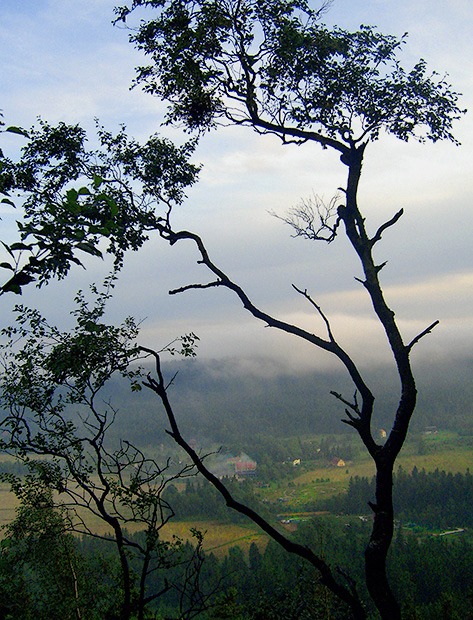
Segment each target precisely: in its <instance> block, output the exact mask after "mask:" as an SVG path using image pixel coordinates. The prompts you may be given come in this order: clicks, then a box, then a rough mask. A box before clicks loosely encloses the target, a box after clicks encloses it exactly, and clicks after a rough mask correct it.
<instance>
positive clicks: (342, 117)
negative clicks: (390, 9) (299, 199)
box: [116, 0, 461, 145]
mask: <svg viewBox="0 0 473 620" xmlns="http://www.w3.org/2000/svg"><path fill="white" fill-rule="evenodd" d="M142 8H148V9H153V13H152V17H151V18H150V19H143V20H142V21H141V22H140V24H139V26H138V27H137V28H136V31H135V32H134V33H133V34H132V35H131V41H132V42H133V43H135V45H136V47H138V49H141V50H142V51H143V52H144V53H145V55H146V56H147V57H148V58H149V64H147V65H145V66H141V67H139V68H138V70H137V79H136V81H137V83H138V84H143V85H144V88H145V90H146V91H148V92H150V93H151V94H153V95H157V96H158V97H159V98H160V99H162V100H164V101H168V102H170V107H169V115H168V119H169V121H172V122H183V123H184V125H185V126H186V127H188V128H189V129H191V130H193V129H197V130H205V129H207V128H209V127H212V126H214V125H215V123H216V122H217V121H219V120H220V119H227V120H229V121H231V122H233V123H238V124H251V125H253V126H254V128H255V129H257V130H263V131H264V130H269V131H273V132H275V133H278V134H279V135H281V136H282V137H283V138H284V139H287V138H289V139H296V140H301V141H304V140H307V139H314V134H321V135H319V137H318V138H317V139H318V141H320V142H321V143H322V144H324V143H325V141H326V143H331V141H333V140H335V141H341V142H342V143H344V144H348V145H353V144H356V143H360V142H361V141H362V140H365V139H369V140H375V139H377V138H378V136H379V133H380V131H381V130H382V129H383V130H385V131H387V132H388V133H391V134H393V135H395V136H396V137H398V138H400V139H402V140H408V139H409V138H411V137H414V138H417V139H420V140H424V139H426V138H427V139H430V140H433V141H436V140H440V139H450V140H454V138H453V135H452V133H451V130H452V122H453V121H454V120H456V119H457V118H458V117H459V116H460V115H461V110H460V109H459V108H458V106H457V100H458V96H457V93H455V92H454V91H453V90H452V89H451V87H450V86H449V85H448V83H447V82H446V81H445V79H444V78H442V77H440V76H438V75H436V74H435V73H433V74H430V73H429V71H428V69H427V66H426V62H425V61H424V60H420V61H419V62H418V63H417V64H416V65H415V66H414V67H413V68H412V69H411V70H410V71H405V70H404V69H403V68H402V67H401V65H400V63H399V60H398V58H397V55H398V53H399V51H400V49H401V47H402V45H403V44H404V43H405V39H406V35H404V36H403V37H401V38H400V39H399V38H396V37H394V36H392V35H384V34H381V33H379V32H378V31H377V30H376V29H375V28H373V27H371V26H361V27H360V30H358V31H355V32H349V31H346V30H343V29H341V28H332V29H329V28H327V27H326V26H325V25H324V24H323V23H321V17H322V14H323V12H324V9H325V8H326V7H324V6H323V7H322V9H321V10H319V11H315V10H313V9H312V8H311V7H310V5H309V3H308V2H307V1H305V0H277V1H276V2H275V1H271V2H268V1H267V0H244V1H241V0H239V1H237V0H232V1H230V2H226V1H222V0H212V1H210V2H209V1H207V0H205V1H198V2H195V1H194V0H193V1H189V0H187V1H186V0H180V1H179V2H174V1H172V2H171V1H169V0H133V1H132V2H130V3H129V4H127V5H126V6H122V7H119V8H117V9H116V13H117V21H119V20H121V21H126V20H129V19H130V16H131V14H132V13H134V12H136V11H137V10H138V9H142ZM322 135H323V136H324V138H322Z"/></svg>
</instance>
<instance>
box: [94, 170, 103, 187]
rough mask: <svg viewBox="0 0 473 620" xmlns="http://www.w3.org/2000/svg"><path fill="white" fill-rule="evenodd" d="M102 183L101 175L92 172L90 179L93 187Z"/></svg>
mask: <svg viewBox="0 0 473 620" xmlns="http://www.w3.org/2000/svg"><path fill="white" fill-rule="evenodd" d="M102 183H103V179H102V177H101V176H99V175H98V174H95V173H94V179H93V181H92V185H93V186H94V189H98V188H99V187H100V186H101V185H102Z"/></svg>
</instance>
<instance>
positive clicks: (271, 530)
mask: <svg viewBox="0 0 473 620" xmlns="http://www.w3.org/2000/svg"><path fill="white" fill-rule="evenodd" d="M143 350H144V351H147V352H148V353H150V354H151V355H153V356H154V359H155V372H156V378H154V377H153V376H152V375H151V373H150V374H148V376H147V380H146V381H144V382H143V385H145V386H146V387H147V388H149V389H151V390H152V391H153V392H154V393H155V394H157V396H158V397H159V399H160V400H161V402H162V404H163V406H164V409H165V412H166V415H167V418H168V421H169V424H170V426H171V430H170V431H167V433H168V434H169V435H170V436H171V437H172V438H173V439H174V441H175V442H176V443H177V444H178V445H179V446H180V447H181V448H182V449H183V450H184V451H185V452H186V453H187V454H188V455H189V457H190V458H191V460H192V462H193V463H194V465H195V467H196V468H197V470H198V471H199V473H201V474H202V475H203V476H204V478H205V479H206V480H208V482H210V483H211V484H212V485H213V486H214V488H215V489H217V491H218V492H219V493H220V494H221V495H222V497H223V498H224V499H225V502H226V504H227V506H228V507H229V508H231V509H233V510H235V511H236V512H239V513H240V514H243V515H245V516H246V517H248V518H249V519H251V520H252V521H253V522H254V523H255V524H256V525H258V526H259V527H260V528H261V529H262V530H263V531H264V532H266V534H268V535H269V536H270V537H271V538H272V539H273V540H274V541H275V542H277V543H278V544H279V545H281V546H282V547H283V549H285V550H286V551H288V552H289V553H293V554H295V555H298V556H299V557H301V558H303V559H305V560H306V561H308V562H309V563H310V564H311V565H312V566H314V567H315V568H316V569H317V570H318V571H319V572H320V575H321V583H322V584H324V585H325V586H327V587H328V588H329V589H330V590H331V591H332V592H333V593H334V594H335V595H336V596H338V597H339V598H340V599H341V600H342V601H344V602H345V603H346V604H347V605H348V606H349V607H350V608H351V610H352V612H353V614H354V617H355V618H357V619H360V620H361V619H364V618H366V613H365V610H364V609H363V606H362V604H361V602H360V600H359V598H358V596H356V595H355V594H354V593H353V591H350V590H348V589H347V588H345V586H343V585H341V584H340V583H338V582H337V581H336V580H335V578H334V576H333V574H332V572H331V569H330V567H329V566H328V565H327V564H326V563H325V561H324V560H322V559H321V558H319V557H318V556H317V555H315V553H314V552H313V551H312V550H311V549H309V548H308V547H306V546H303V545H300V544H298V543H295V542H294V541H292V540H290V539H289V538H287V537H286V536H284V534H282V533H281V532H280V531H278V530H277V529H276V528H275V527H273V526H272V525H271V524H270V523H269V522H268V521H266V519H264V518H263V517H262V516H261V515H260V514H258V513H257V512H256V511H255V510H253V509H252V508H250V507H249V506H247V505H246V504H242V503H241V502H239V501H237V500H236V499H235V498H234V497H233V495H232V494H231V493H230V491H229V490H228V489H227V487H226V486H225V485H224V484H223V483H222V481H221V480H220V479H219V478H217V477H216V476H215V475H214V474H213V473H212V472H211V471H210V470H209V469H208V468H207V467H206V466H205V464H204V463H203V461H202V459H201V458H200V457H199V455H198V454H197V453H196V452H195V450H193V449H192V448H191V446H190V445H189V444H188V443H187V441H186V440H185V439H184V438H183V436H182V435H181V432H180V429H179V426H178V423H177V420H176V417H175V414H174V411H173V408H172V406H171V403H170V401H169V398H168V395H167V391H166V387H165V382H164V377H163V374H162V370H161V362H160V357H159V354H158V353H157V352H155V351H152V350H151V349H148V348H144V347H143Z"/></svg>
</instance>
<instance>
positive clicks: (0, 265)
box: [0, 263, 15, 271]
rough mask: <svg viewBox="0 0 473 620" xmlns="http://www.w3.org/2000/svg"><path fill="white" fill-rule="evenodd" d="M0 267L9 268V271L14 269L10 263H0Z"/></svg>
mask: <svg viewBox="0 0 473 620" xmlns="http://www.w3.org/2000/svg"><path fill="white" fill-rule="evenodd" d="M0 267H2V268H3V269H11V271H15V269H14V267H12V266H11V265H10V263H0Z"/></svg>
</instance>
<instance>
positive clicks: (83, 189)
mask: <svg viewBox="0 0 473 620" xmlns="http://www.w3.org/2000/svg"><path fill="white" fill-rule="evenodd" d="M77 194H78V195H79V196H91V194H92V192H91V191H90V189H89V188H88V187H81V188H80V189H79V191H78V192H77Z"/></svg>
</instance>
